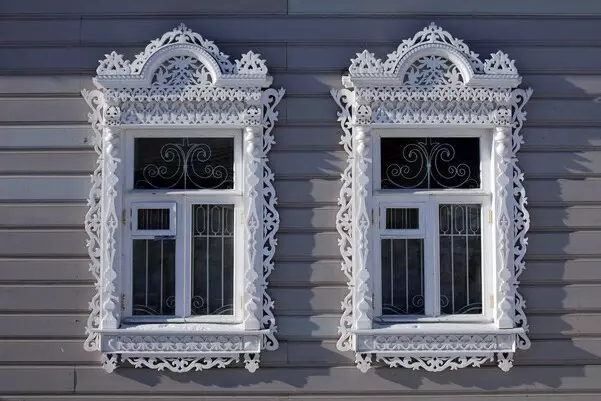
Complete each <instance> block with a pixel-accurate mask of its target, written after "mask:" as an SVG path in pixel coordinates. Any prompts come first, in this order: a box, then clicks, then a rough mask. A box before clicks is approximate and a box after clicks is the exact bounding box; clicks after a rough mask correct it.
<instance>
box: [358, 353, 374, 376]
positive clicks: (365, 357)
mask: <svg viewBox="0 0 601 401" xmlns="http://www.w3.org/2000/svg"><path fill="white" fill-rule="evenodd" d="M355 363H356V364H357V368H358V369H359V370H360V371H361V373H365V372H367V371H368V370H369V368H370V367H371V354H357V355H356V356H355Z"/></svg>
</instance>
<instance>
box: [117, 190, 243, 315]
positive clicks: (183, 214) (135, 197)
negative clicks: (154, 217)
mask: <svg viewBox="0 0 601 401" xmlns="http://www.w3.org/2000/svg"><path fill="white" fill-rule="evenodd" d="M142 199H144V200H146V201H148V199H153V200H155V201H156V202H163V203H164V202H166V201H169V202H173V203H176V205H177V206H176V215H177V217H176V218H177V221H178V224H177V228H176V231H177V232H176V235H175V239H176V245H175V246H176V262H175V263H176V272H175V275H176V278H175V298H176V301H175V302H176V303H175V315H173V316H160V315H152V316H145V315H133V314H132V300H133V293H132V290H133V287H132V285H133V270H132V267H133V264H132V263H133V259H132V257H133V254H132V246H133V241H132V240H133V238H135V237H134V236H132V232H131V231H132V227H133V225H130V224H127V225H126V226H127V229H126V230H124V234H125V235H124V239H123V246H124V248H123V249H124V252H123V262H122V263H123V266H125V274H124V275H123V277H124V280H123V292H124V294H126V299H127V301H126V307H125V310H124V320H125V321H126V322H130V323H134V322H140V323H144V322H145V323H150V322H174V323H177V322H199V323H201V322H202V323H236V322H239V321H240V320H241V315H242V310H241V297H242V296H243V291H242V288H243V286H242V277H243V272H242V271H241V270H242V268H243V264H244V244H243V240H244V222H243V214H244V213H243V210H244V205H243V199H242V197H241V196H237V195H220V196H209V195H182V194H177V195H169V196H165V195H162V194H141V193H134V194H130V197H129V198H128V209H129V210H132V209H131V205H132V204H139V203H141V202H142ZM197 204H227V205H234V211H233V213H234V216H233V217H234V238H233V241H234V261H233V262H234V269H233V279H232V287H233V297H232V301H233V302H232V304H233V309H234V311H233V314H231V315H192V310H191V300H192V286H193V283H192V273H193V268H192V252H191V247H192V240H193V238H192V209H193V206H194V205H197Z"/></svg>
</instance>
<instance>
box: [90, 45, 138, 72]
mask: <svg viewBox="0 0 601 401" xmlns="http://www.w3.org/2000/svg"><path fill="white" fill-rule="evenodd" d="M105 56H106V58H105V59H104V60H98V62H99V63H100V65H99V66H98V68H96V74H98V75H125V74H129V73H130V64H129V61H128V60H124V59H123V55H122V54H119V53H117V52H115V51H112V52H111V53H110V54H105Z"/></svg>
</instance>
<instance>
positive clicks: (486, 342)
mask: <svg viewBox="0 0 601 401" xmlns="http://www.w3.org/2000/svg"><path fill="white" fill-rule="evenodd" d="M515 348H516V335H515V334H476V335H475V334H432V335H357V352H366V353H377V354H378V355H386V356H407V355H420V356H427V355H435V356H451V355H453V354H455V353H458V352H459V353H461V354H462V355H483V354H484V353H495V352H514V351H515Z"/></svg>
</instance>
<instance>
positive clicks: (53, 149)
mask: <svg viewBox="0 0 601 401" xmlns="http://www.w3.org/2000/svg"><path fill="white" fill-rule="evenodd" d="M430 21H435V22H437V23H438V24H439V25H441V26H442V27H443V28H445V29H447V30H449V31H450V32H451V33H452V34H454V35H455V36H458V37H460V38H462V39H464V40H465V41H466V42H467V43H468V44H469V45H470V46H471V47H472V49H473V50H475V51H476V52H478V53H480V54H481V55H482V56H483V58H485V57H486V56H487V55H488V54H489V53H492V52H495V51H496V50H498V49H502V50H503V51H505V52H507V53H509V55H510V56H511V57H512V58H515V59H516V60H517V66H518V68H519V70H520V72H521V73H522V75H523V76H524V81H525V84H526V85H528V86H531V87H532V88H534V90H535V94H534V98H533V99H532V100H531V101H530V103H529V104H528V106H527V111H528V122H527V125H526V128H525V129H524V136H525V138H526V145H525V146H524V148H523V151H522V154H521V161H522V167H523V169H524V171H525V173H526V186H527V190H528V196H529V199H530V211H531V214H532V231H531V235H530V247H529V252H528V265H527V271H526V273H525V274H524V276H523V283H522V288H523V293H524V295H525V297H526V301H527V312H528V315H529V320H530V328H531V336H532V339H533V343H532V348H531V350H529V351H527V352H520V353H518V354H517V360H516V366H515V367H514V368H513V369H512V370H511V371H510V372H509V373H503V372H501V371H500V370H499V369H498V368H496V367H483V368H480V369H464V370H460V371H455V372H450V371H449V372H444V373H435V374H433V373H424V372H422V371H418V372H414V371H409V370H404V369H387V368H386V369H377V370H371V371H369V372H368V373H367V374H361V373H360V372H359V371H358V370H357V369H356V368H355V367H354V363H353V360H352V356H351V355H350V354H348V353H341V352H338V351H337V350H336V347H335V340H336V335H337V333H336V329H337V322H338V319H339V314H340V302H341V300H342V298H343V295H344V294H345V292H346V288H345V282H344V277H343V274H342V273H341V272H340V266H339V264H340V261H339V255H338V247H337V242H336V241H337V234H336V231H335V226H334V216H335V212H336V209H337V206H336V198H337V193H338V188H339V186H340V181H339V177H340V173H341V171H342V168H343V164H344V155H343V152H342V150H341V148H340V146H339V145H338V143H337V142H338V140H339V128H338V126H337V123H336V108H335V104H334V102H333V101H332V99H331V98H330V97H329V94H328V92H329V89H330V88H331V87H338V86H339V85H340V84H339V82H340V75H341V74H342V72H343V71H344V70H345V69H346V68H347V67H348V64H349V59H350V58H351V57H353V56H354V54H355V53H357V52H359V51H360V50H362V49H364V48H366V47H367V48H368V49H370V51H374V52H376V54H378V55H379V56H380V57H383V56H385V54H387V53H388V52H390V51H391V50H393V48H394V47H395V45H396V44H398V43H399V42H400V41H401V40H402V39H404V38H406V37H409V36H412V35H413V34H414V33H415V32H416V31H417V30H419V29H421V28H422V27H423V26H425V25H427V24H428V23H429V22H430ZM180 22H185V23H186V24H187V25H188V26H189V27H191V28H192V29H194V30H196V31H197V32H199V33H200V34H202V35H203V36H205V37H207V38H209V39H212V40H215V42H216V43H217V44H218V45H219V46H220V48H221V49H222V50H223V51H224V52H226V53H229V54H232V55H233V56H235V57H237V56H238V55H239V54H241V53H242V52H245V51H247V50H248V49H252V50H254V51H258V52H259V53H261V54H262V55H263V56H264V57H265V58H266V59H267V60H268V64H269V67H270V71H271V73H272V74H273V76H274V86H275V87H279V86H283V87H285V88H286V90H287V96H286V98H285V100H284V101H283V102H282V103H281V104H280V107H279V110H280V116H281V119H280V122H279V123H278V125H277V127H276V129H275V131H274V133H275V135H276V138H277V145H276V146H275V147H274V151H273V153H272V155H271V160H272V163H273V169H274V171H275V173H276V181H277V185H276V186H277V190H278V197H279V199H280V206H279V210H280V212H281V224H282V228H281V231H280V234H279V247H278V252H277V258H276V259H277V264H276V271H275V272H274V274H273V279H272V280H271V292H272V294H273V296H274V298H275V301H276V316H277V323H278V326H279V329H280V331H279V337H280V339H281V347H280V349H279V350H278V351H277V352H273V353H268V352H266V353H264V354H262V355H261V358H262V364H261V367H260V369H259V370H258V371H257V372H256V373H254V374H249V373H248V372H247V371H246V370H244V369H241V368H228V369H225V370H223V369H220V370H217V369H213V370H210V371H206V372H200V373H189V374H171V373H164V372H163V373H161V372H158V373H157V372H156V371H150V370H143V369H137V370H136V369H127V368H120V369H118V370H117V371H116V372H115V373H113V374H107V373H105V372H104V371H103V370H102V369H101V368H100V367H99V363H98V355H97V354H94V353H87V352H85V351H84V350H83V348H82V342H83V338H84V336H83V332H84V322H85V319H86V314H87V307H88V301H89V299H91V296H92V293H93V281H92V276H91V274H90V273H89V272H88V260H87V254H86V248H85V241H86V235H85V233H84V231H83V217H84V213H85V210H86V204H85V198H86V196H87V193H88V190H89V185H90V179H89V174H90V172H91V170H92V167H93V164H94V161H95V155H94V153H93V151H92V150H91V148H90V146H89V141H88V138H89V137H90V135H91V132H90V129H89V128H88V126H87V124H86V118H87V117H86V114H87V106H86V105H85V103H84V101H83V100H82V99H81V98H80V96H79V91H80V89H81V88H83V87H90V86H91V81H90V79H91V77H92V76H93V75H94V70H95V68H96V66H97V61H98V60H99V59H101V58H103V55H104V54H105V53H108V52H109V51H111V50H116V51H118V52H123V53H125V54H126V55H128V56H129V57H131V56H132V55H133V54H135V53H137V52H138V51H139V50H140V49H141V48H143V46H144V45H145V44H146V42H148V41H149V40H151V39H154V38H155V37H157V36H159V35H160V34H162V33H163V32H164V31H166V30H168V29H171V28H172V27H174V26H176V25H177V24H179V23H180ZM600 100H601V2H595V1H588V0H571V1H569V2H567V1H561V0H554V1H543V0H504V1H495V2H482V1H477V0H469V1H463V2H461V3H451V2H443V1H440V2H436V1H433V0H420V1H411V2H402V3H401V2H395V1H392V0H369V1H359V0H350V1H349V0H346V1H343V0H335V1H324V0H288V1H282V0H236V1H229V0H220V1H212V0H205V1H184V0H171V1H167V0H163V1H159V0H150V1H123V0H104V1H81V0H60V1H43V0H37V1H36V0H2V1H1V2H0V399H2V400H13V401H14V400H30V399H36V400H51V399H52V400H59V399H60V400H84V399H85V400H104V399H111V400H114V401H116V400H130V401H133V400H147V399H148V400H158V399H161V400H171V399H175V398H177V397H176V396H178V397H181V398H182V399H188V398H187V397H190V396H196V397H199V398H195V399H226V398H231V396H233V395H235V396H238V397H240V398H239V399H244V400H276V399H277V400H281V399H288V398H293V399H295V400H309V399H311V400H338V399H345V400H355V399H370V400H372V399H373V400H379V401H383V400H392V399H394V400H409V399H412V400H413V399H418V400H421V401H425V400H430V401H431V400H437V401H442V400H446V401H459V400H462V401H463V400H468V401H473V400H484V399H486V400H492V401H501V400H502V401H517V400H522V399H524V395H525V394H528V395H529V396H530V398H529V399H531V400H535V401H538V400H570V401H593V400H599V399H601V360H600V359H599V356H601V101H600ZM418 395H419V397H417V396H418ZM109 396H110V397H109ZM203 397H205V398H203Z"/></svg>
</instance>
